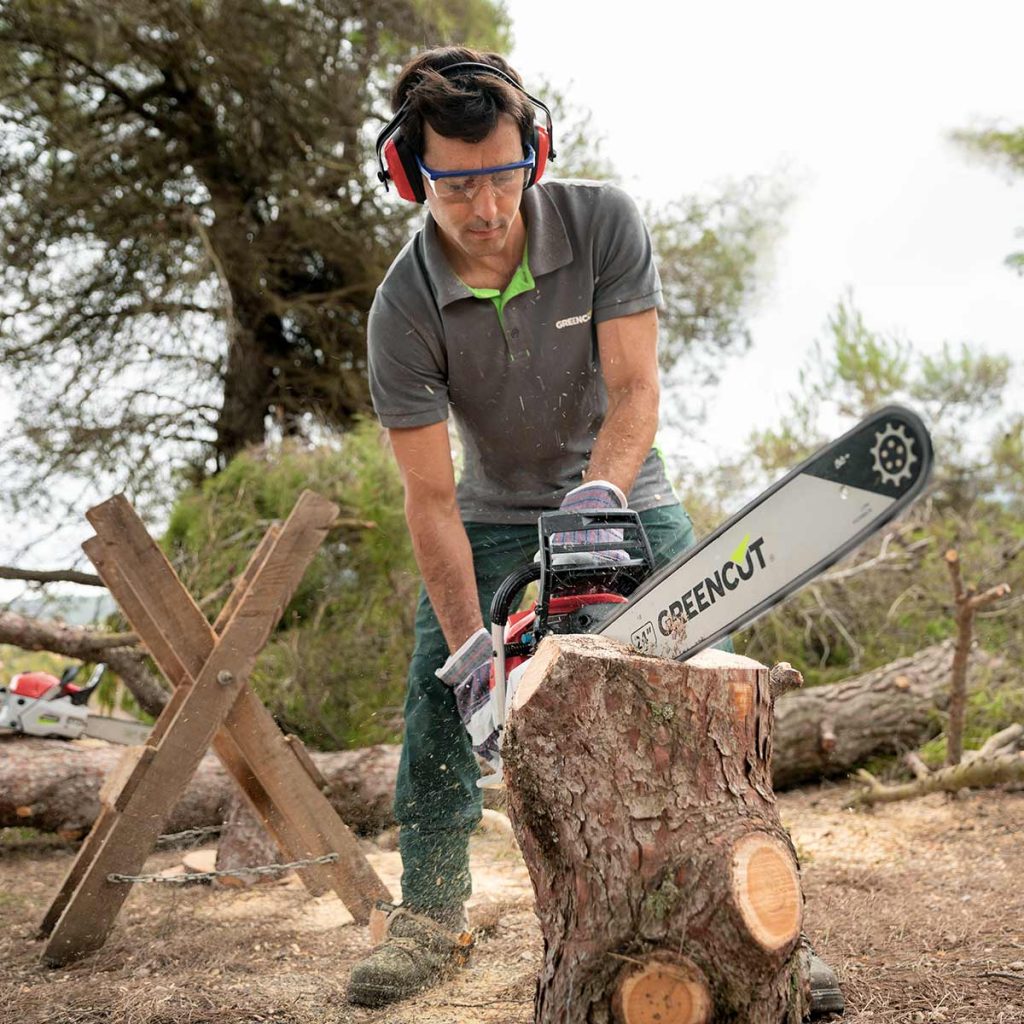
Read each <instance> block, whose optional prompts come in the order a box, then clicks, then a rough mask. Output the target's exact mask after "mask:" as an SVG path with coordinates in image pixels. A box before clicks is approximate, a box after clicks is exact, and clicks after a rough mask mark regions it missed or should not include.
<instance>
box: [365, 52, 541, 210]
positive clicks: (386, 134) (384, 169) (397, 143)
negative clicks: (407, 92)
mask: <svg viewBox="0 0 1024 1024" xmlns="http://www.w3.org/2000/svg"><path fill="white" fill-rule="evenodd" d="M435 70H436V71H437V73H438V74H439V75H441V76H443V77H444V78H454V77H456V75H458V74H460V73H464V72H466V71H471V72H473V73H474V74H480V75H491V76H492V77H494V78H500V79H501V80H502V81H503V82H507V83H508V84H509V85H511V86H512V88H513V89H516V90H517V91H518V92H521V93H522V94H523V95H524V96H525V97H526V98H527V99H528V100H529V101H530V102H531V103H532V104H533V105H534V106H535V107H539V108H540V109H541V110H543V111H544V114H545V117H546V121H547V123H546V125H539V124H534V126H533V129H532V130H531V132H530V136H529V138H527V139H526V142H528V143H529V144H530V145H531V146H532V147H533V151H534V153H536V154H537V159H536V161H535V162H534V165H533V167H531V168H530V177H529V179H528V180H527V182H526V186H525V187H526V188H529V187H530V186H531V185H536V184H537V182H538V181H540V179H541V176H542V175H543V174H544V168H545V166H546V165H547V162H548V160H549V159H551V160H554V159H555V150H554V131H553V128H552V125H551V111H550V110H548V108H547V106H546V105H545V104H543V103H541V101H540V100H539V99H537V98H536V97H535V96H531V95H530V94H529V93H528V92H527V91H526V90H525V89H524V88H523V87H522V86H521V85H520V84H519V83H518V82H517V81H516V80H515V79H514V78H512V76H511V75H507V74H506V73H505V72H504V71H502V70H501V68H496V67H493V66H492V65H490V64H480V63H478V62H477V61H461V62H459V63H458V64H449V65H448V66H447V67H445V68H436V69H435ZM408 113H409V101H408V100H406V101H405V103H403V104H402V105H401V106H400V107H399V108H398V110H397V111H396V112H395V116H394V117H393V118H391V120H390V121H388V123H387V124H386V125H384V127H383V128H382V129H381V131H380V134H379V135H378V136H377V146H376V148H377V164H378V166H379V168H380V169H379V170H378V171H377V178H378V179H379V180H380V181H381V182H383V183H384V188H385V189H387V188H389V187H390V186H389V185H388V182H389V181H393V182H394V183H395V188H396V190H397V191H398V194H399V196H401V198H402V199H407V200H408V201H409V202H411V203H422V202H425V201H426V198H427V193H426V188H425V186H424V184H423V177H422V175H421V173H420V168H419V164H417V162H416V154H415V153H414V152H413V151H412V149H411V148H410V147H409V145H408V144H407V143H406V142H405V141H404V140H403V138H402V136H401V134H400V129H401V127H402V123H403V122H404V121H405V119H406V117H407V116H408Z"/></svg>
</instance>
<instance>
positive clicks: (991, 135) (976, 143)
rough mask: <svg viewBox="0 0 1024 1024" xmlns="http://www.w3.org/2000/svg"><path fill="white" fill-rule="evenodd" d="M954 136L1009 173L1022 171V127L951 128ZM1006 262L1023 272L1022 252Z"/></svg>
mask: <svg viewBox="0 0 1024 1024" xmlns="http://www.w3.org/2000/svg"><path fill="white" fill-rule="evenodd" d="M953 139H954V140H955V141H956V142H958V143H960V145H962V146H963V147H964V148H965V149H967V150H969V151H970V152H972V153H975V154H976V155H978V156H980V157H982V158H984V159H986V160H988V161H989V162H991V163H993V164H995V165H996V166H999V167H1003V168H1004V169H1005V170H1007V171H1009V173H1010V174H1011V175H1018V174H1024V128H1006V127H988V128H976V129H962V130H960V131H955V132H953ZM1017 234H1018V235H1019V236H1022V237H1024V228H1019V229H1018V231H1017ZM1006 265H1007V266H1008V267H1011V268H1012V269H1014V270H1016V271H1017V273H1018V274H1022V275H1024V252H1014V253H1010V255H1009V256H1007V257H1006Z"/></svg>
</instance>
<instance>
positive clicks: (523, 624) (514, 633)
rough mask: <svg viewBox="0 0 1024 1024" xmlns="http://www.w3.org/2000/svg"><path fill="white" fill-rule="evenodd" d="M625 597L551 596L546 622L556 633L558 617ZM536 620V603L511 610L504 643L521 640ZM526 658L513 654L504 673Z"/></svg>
mask: <svg viewBox="0 0 1024 1024" xmlns="http://www.w3.org/2000/svg"><path fill="white" fill-rule="evenodd" d="M625 603H626V598H624V597H623V596H622V595H621V594H608V593H597V594H594V593H589V594H588V593H579V594H562V595H561V596H560V597H553V598H551V600H550V602H548V623H549V625H550V626H551V627H552V628H551V632H554V633H557V632H558V628H557V622H558V620H559V619H561V618H564V617H565V616H567V615H572V614H573V613H574V612H578V611H580V609H582V608H586V607H588V606H589V605H595V604H625ZM536 621H537V605H536V604H532V605H530V607H529V608H524V609H523V610H522V611H520V612H513V613H512V614H511V615H510V616H509V617H508V625H507V626H506V627H505V643H506V644H514V643H519V642H521V641H522V639H523V637H524V636H525V635H526V634H527V633H529V632H530V629H531V628H532V627H533V624H534V623H535V622H536ZM526 660H527V659H526V658H525V657H523V656H522V655H514V656H512V657H509V658H507V659H506V661H505V675H506V678H507V677H508V673H510V672H511V671H512V669H514V668H515V667H516V666H517V665H522V663H523V662H524V661H526ZM491 687H492V689H493V687H494V678H493V676H492V678H491Z"/></svg>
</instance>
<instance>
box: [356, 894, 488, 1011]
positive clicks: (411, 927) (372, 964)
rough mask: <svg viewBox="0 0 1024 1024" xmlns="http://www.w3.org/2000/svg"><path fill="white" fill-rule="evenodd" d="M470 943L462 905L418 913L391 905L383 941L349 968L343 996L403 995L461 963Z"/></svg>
mask: <svg viewBox="0 0 1024 1024" xmlns="http://www.w3.org/2000/svg"><path fill="white" fill-rule="evenodd" d="M472 948H473V937H472V935H471V934H470V932H469V927H468V924H467V921H466V914H465V911H464V910H463V909H462V907H457V908H454V909H449V910H447V911H445V910H433V909H432V910H423V911H421V912H420V913H413V912H412V910H410V909H408V908H407V907H395V908H394V909H393V910H392V911H391V912H390V913H389V914H388V917H387V926H386V930H385V932H384V941H383V942H382V943H381V944H380V945H379V946H377V947H376V949H374V950H372V951H371V952H370V953H369V955H368V956H366V957H364V958H363V959H362V960H360V961H359V963H357V964H356V965H355V967H353V968H352V973H351V974H350V975H349V979H348V993H347V997H348V1001H349V1002H350V1003H354V1004H355V1005H356V1006H384V1005H385V1004H387V1003H395V1002H398V1001H399V1000H400V999H407V998H408V997H409V996H411V995H414V994H415V993H416V992H421V991H422V990H423V989H425V988H429V987H430V986H431V985H436V984H437V983H438V982H439V981H442V980H443V979H444V978H446V977H447V976H448V975H450V974H452V973H453V972H454V971H456V970H458V968H460V967H463V966H465V964H466V962H467V961H468V960H469V954H470V952H471V950H472Z"/></svg>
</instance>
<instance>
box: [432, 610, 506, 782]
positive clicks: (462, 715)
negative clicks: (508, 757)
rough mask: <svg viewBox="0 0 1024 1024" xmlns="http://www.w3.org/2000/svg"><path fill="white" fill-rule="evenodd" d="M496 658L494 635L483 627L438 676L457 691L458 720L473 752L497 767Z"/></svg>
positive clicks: (450, 658) (437, 673)
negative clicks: (467, 735) (493, 644)
mask: <svg viewBox="0 0 1024 1024" xmlns="http://www.w3.org/2000/svg"><path fill="white" fill-rule="evenodd" d="M493 655H494V652H493V649H492V644H491V635H490V633H488V632H487V630H486V629H484V628H483V627H481V628H480V629H478V630H477V631H476V632H475V633H474V634H473V635H472V636H471V637H470V638H469V639H468V640H467V641H466V642H465V643H464V644H463V645H462V646H461V647H460V648H459V649H458V650H457V651H456V652H455V653H454V654H453V655H451V656H450V657H449V658H448V660H447V661H446V662H445V663H444V664H443V665H442V666H441V667H440V668H439V669H438V670H437V672H436V673H435V675H436V676H437V678H438V679H440V680H441V682H443V683H444V684H445V685H446V686H449V687H451V688H452V689H453V690H454V691H455V704H456V706H457V707H458V709H459V719H460V720H461V722H462V724H463V726H464V727H465V729H466V732H468V733H469V740H470V743H472V745H473V752H474V753H475V754H477V755H478V756H479V757H482V758H483V759H484V760H485V761H487V762H488V764H490V765H492V766H494V767H497V765H498V764H499V763H500V758H499V756H498V738H499V737H498V726H497V722H496V720H495V716H494V702H493V701H492V699H491V693H492V691H491V684H492V681H493V679H494V662H493Z"/></svg>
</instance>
